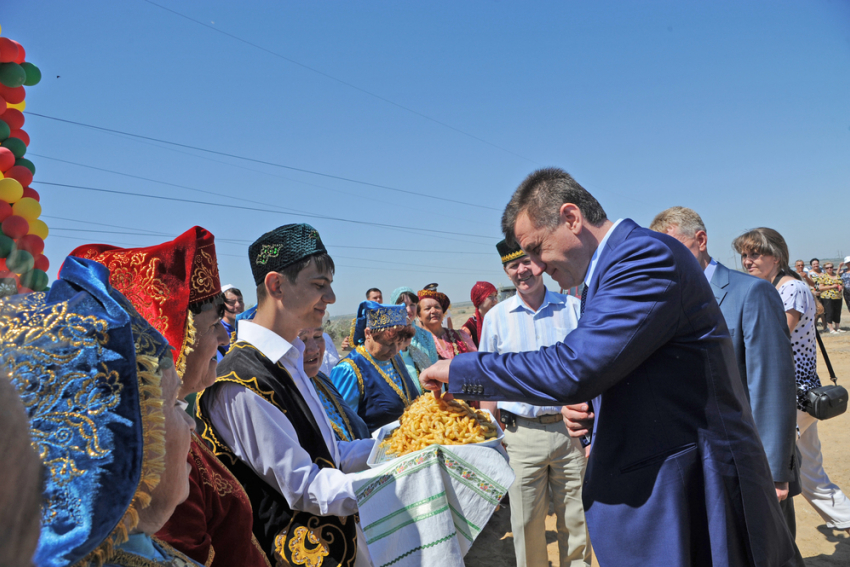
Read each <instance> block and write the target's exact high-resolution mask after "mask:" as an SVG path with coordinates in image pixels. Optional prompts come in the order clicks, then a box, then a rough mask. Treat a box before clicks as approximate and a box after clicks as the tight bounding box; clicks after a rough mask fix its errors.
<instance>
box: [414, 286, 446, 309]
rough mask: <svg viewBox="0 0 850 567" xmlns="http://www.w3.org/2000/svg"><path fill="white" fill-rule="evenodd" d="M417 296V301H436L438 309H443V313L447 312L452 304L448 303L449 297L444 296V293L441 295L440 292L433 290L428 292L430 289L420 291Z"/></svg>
mask: <svg viewBox="0 0 850 567" xmlns="http://www.w3.org/2000/svg"><path fill="white" fill-rule="evenodd" d="M417 295H418V296H419V299H422V298H423V297H428V298H431V299H436V300H437V303H439V304H440V307H442V308H443V313H445V312H446V311H448V310H449V307H451V304H452V302H451V301H449V296H448V295H446V294H445V293H442V292H439V291H433V290H430V289H423V290H420V291H419V293H418V294H417Z"/></svg>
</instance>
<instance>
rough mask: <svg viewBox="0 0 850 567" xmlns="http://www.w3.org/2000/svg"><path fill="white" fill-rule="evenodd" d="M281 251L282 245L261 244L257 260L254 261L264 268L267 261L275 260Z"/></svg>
mask: <svg viewBox="0 0 850 567" xmlns="http://www.w3.org/2000/svg"><path fill="white" fill-rule="evenodd" d="M281 250H283V244H263V247H262V248H260V253H259V254H257V259H256V260H254V261H255V262H256V263H257V264H260V265H263V266H264V265H265V264H266V262H268V261H269V259H271V258H277V257H278V255H279V254H280V251H281Z"/></svg>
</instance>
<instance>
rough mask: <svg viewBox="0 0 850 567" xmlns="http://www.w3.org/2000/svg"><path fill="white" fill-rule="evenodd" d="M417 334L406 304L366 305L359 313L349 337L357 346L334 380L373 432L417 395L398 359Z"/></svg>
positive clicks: (336, 367)
mask: <svg viewBox="0 0 850 567" xmlns="http://www.w3.org/2000/svg"><path fill="white" fill-rule="evenodd" d="M414 333H415V331H414V330H413V328H412V327H411V326H410V325H409V324H408V321H407V310H406V309H405V308H404V306H403V305H381V304H380V303H375V302H374V301H364V302H363V303H361V304H360V307H359V308H358V310H357V318H356V319H355V322H354V332H353V333H352V336H351V343H352V344H353V345H356V348H355V349H354V350H353V351H351V353H350V354H349V355H348V356H347V357H345V358H344V359H342V360H341V361H340V362H339V364H337V365H336V366H335V367H334V369H333V370H332V371H331V382H333V384H334V386H336V389H337V390H338V391H339V393H340V394H341V395H342V397H343V399H344V400H345V402H346V403H347V404H348V405H349V406H350V407H351V408H352V409H354V410H355V411H356V412H357V415H359V416H360V417H361V418H363V421H365V422H366V425H367V426H368V427H369V431H375V430H376V429H378V428H379V427H381V426H382V425H386V424H387V423H390V422H392V421H395V420H396V419H398V418H399V417H400V416H401V414H402V413H403V412H404V410H405V408H407V406H409V405H410V403H411V402H412V401H413V400H414V399H416V398H417V397H418V396H419V390H418V389H417V388H416V384H415V383H414V382H413V380H411V379H410V376H409V375H408V373H407V369H406V368H405V366H404V362H403V361H402V360H401V357H400V356H399V355H398V352H399V349H400V346H401V344H402V343H404V342H405V341H406V340H407V339H409V338H411V337H413V335H414Z"/></svg>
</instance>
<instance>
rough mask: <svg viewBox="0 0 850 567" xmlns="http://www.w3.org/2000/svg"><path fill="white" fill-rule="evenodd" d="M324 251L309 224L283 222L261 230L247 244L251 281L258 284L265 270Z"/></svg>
mask: <svg viewBox="0 0 850 567" xmlns="http://www.w3.org/2000/svg"><path fill="white" fill-rule="evenodd" d="M323 252H327V250H326V249H325V245H324V244H323V243H322V237H320V236H319V231H317V230H316V229H315V228H313V227H312V226H310V225H309V224H303V223H302V224H286V225H283V226H279V227H278V228H276V229H274V230H272V231H270V232H267V233H265V234H264V235H262V236H261V237H259V238H258V239H257V240H255V241H254V243H253V244H251V246H249V247H248V260H249V261H250V262H251V273H252V274H253V275H254V283H255V284H256V285H260V284H261V283H263V280H264V279H265V277H266V274H268V273H269V272H279V271H281V270H283V269H284V268H285V267H287V266H291V265H292V264H294V263H295V262H297V261H299V260H302V259H304V258H306V257H307V256H312V255H314V254H321V253H323Z"/></svg>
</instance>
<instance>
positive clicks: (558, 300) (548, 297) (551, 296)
mask: <svg viewBox="0 0 850 567" xmlns="http://www.w3.org/2000/svg"><path fill="white" fill-rule="evenodd" d="M511 300H512V301H513V303H512V304H510V308H509V309H508V311H517V310H519V309H522V310H524V311H528V312H529V313H539V312H541V311H543V310H544V309H546V307H548V306H549V305H551V304H553V303H555V304H559V305H563V304H564V303H566V299H565V298H564V297H563V296H562V295H558V294H556V293H552V292H551V291H549V290H548V289H547V290H546V292H545V294H544V295H543V303H541V304H540V308H539V309H538V310H537V311H532V310H531V307H529V306H528V305H526V304H525V302H524V301H523V300H522V298H521V297H520V296H519V292H517V293H516V295H514V296H513V297H512V298H511Z"/></svg>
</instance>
